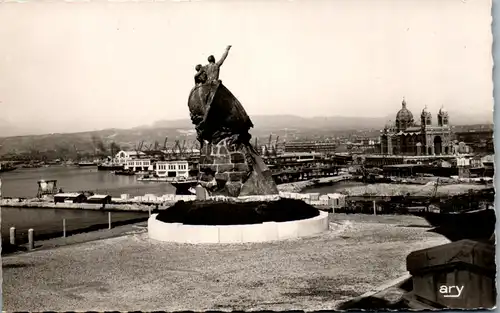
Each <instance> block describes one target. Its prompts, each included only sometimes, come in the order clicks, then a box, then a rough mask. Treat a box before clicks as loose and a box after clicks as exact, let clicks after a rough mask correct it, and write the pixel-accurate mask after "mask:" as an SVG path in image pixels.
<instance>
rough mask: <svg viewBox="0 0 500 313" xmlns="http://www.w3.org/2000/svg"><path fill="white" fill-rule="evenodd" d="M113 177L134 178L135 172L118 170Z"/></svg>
mask: <svg viewBox="0 0 500 313" xmlns="http://www.w3.org/2000/svg"><path fill="white" fill-rule="evenodd" d="M115 175H122V176H134V175H135V172H134V171H132V170H118V171H115Z"/></svg>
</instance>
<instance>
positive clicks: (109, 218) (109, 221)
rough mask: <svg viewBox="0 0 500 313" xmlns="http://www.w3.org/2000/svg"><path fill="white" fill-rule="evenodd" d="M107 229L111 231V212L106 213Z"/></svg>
mask: <svg viewBox="0 0 500 313" xmlns="http://www.w3.org/2000/svg"><path fill="white" fill-rule="evenodd" d="M108 229H111V212H108Z"/></svg>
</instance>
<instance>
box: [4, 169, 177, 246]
mask: <svg viewBox="0 0 500 313" xmlns="http://www.w3.org/2000/svg"><path fill="white" fill-rule="evenodd" d="M0 178H1V179H2V196H3V197H11V198H34V197H35V196H36V194H37V190H38V185H37V181H38V180H40V179H45V180H57V187H58V188H62V189H63V191H65V192H72V191H93V192H96V193H104V194H110V195H112V196H113V197H119V196H120V195H121V194H124V193H127V194H130V195H131V196H139V195H144V194H147V193H152V194H158V195H163V194H167V193H172V192H175V188H174V187H173V186H172V185H170V184H169V183H151V182H139V181H137V179H136V177H134V176H119V175H115V174H113V173H112V172H108V171H98V170H97V167H90V168H89V167H82V168H80V167H66V166H53V167H44V168H29V169H17V170H15V171H12V172H5V173H2V174H0ZM111 215H112V223H113V222H115V223H120V222H122V223H123V222H124V221H135V220H137V219H138V218H142V219H144V218H147V216H148V213H141V212H112V213H111ZM63 219H65V220H66V230H67V232H71V231H73V230H77V229H85V228H88V227H90V226H94V225H107V223H108V213H107V212H103V211H91V210H67V209H66V210H64V209H47V208H38V209H37V208H29V209H28V208H5V207H3V208H2V210H1V227H2V231H1V235H2V242H5V241H8V240H9V229H10V227H16V237H18V241H20V242H25V241H26V240H27V232H28V229H29V228H33V229H34V230H35V237H37V236H43V235H47V234H56V233H62V229H63Z"/></svg>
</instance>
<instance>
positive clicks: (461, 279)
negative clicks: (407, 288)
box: [406, 240, 496, 309]
mask: <svg viewBox="0 0 500 313" xmlns="http://www.w3.org/2000/svg"><path fill="white" fill-rule="evenodd" d="M406 266H407V269H408V271H409V272H410V274H411V275H412V276H413V292H412V294H413V297H415V299H417V300H419V301H420V302H422V303H427V304H430V305H431V306H433V307H435V308H439V307H445V308H452V309H479V308H492V307H494V306H495V304H496V289H495V275H496V266H495V247H494V245H493V244H491V243H481V242H476V241H472V240H461V241H457V242H452V243H449V244H445V245H442V246H438V247H433V248H429V249H424V250H419V251H415V252H412V253H410V254H409V255H408V257H407V259H406ZM453 286H458V287H459V288H463V289H462V291H461V294H460V295H459V292H458V290H457V289H456V288H450V287H453Z"/></svg>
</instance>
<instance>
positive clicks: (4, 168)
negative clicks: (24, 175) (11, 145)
mask: <svg viewBox="0 0 500 313" xmlns="http://www.w3.org/2000/svg"><path fill="white" fill-rule="evenodd" d="M15 169H17V167H15V166H14V165H12V164H10V163H0V173H4V172H10V171H13V170H15Z"/></svg>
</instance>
